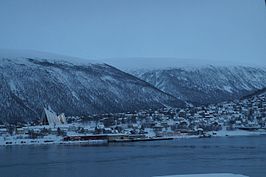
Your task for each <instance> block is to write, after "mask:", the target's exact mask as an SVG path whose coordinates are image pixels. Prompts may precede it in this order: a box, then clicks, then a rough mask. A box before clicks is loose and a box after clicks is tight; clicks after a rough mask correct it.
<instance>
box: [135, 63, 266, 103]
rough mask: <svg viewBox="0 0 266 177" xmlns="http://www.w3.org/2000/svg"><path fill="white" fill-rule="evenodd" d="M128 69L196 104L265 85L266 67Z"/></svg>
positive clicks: (228, 98)
mask: <svg viewBox="0 0 266 177" xmlns="http://www.w3.org/2000/svg"><path fill="white" fill-rule="evenodd" d="M131 73H132V74H133V75H135V76H137V77H139V78H140V79H143V80H145V81H146V82H149V83H150V84H152V85H154V86H155V87H157V88H158V89H160V90H162V91H164V92H167V93H169V94H171V95H173V96H175V97H176V98H178V99H181V100H183V101H188V102H192V103H194V104H196V105H199V104H208V103H217V102H221V101H226V100H232V99H238V98H241V97H242V96H244V95H246V94H249V93H252V92H253V91H255V90H257V89H261V88H263V87H266V68H263V67H247V66H220V65H219V66H218V65H216V66H213V65H205V66H198V67H197V66H193V67H174V68H165V69H154V70H145V69H140V70H134V71H131Z"/></svg>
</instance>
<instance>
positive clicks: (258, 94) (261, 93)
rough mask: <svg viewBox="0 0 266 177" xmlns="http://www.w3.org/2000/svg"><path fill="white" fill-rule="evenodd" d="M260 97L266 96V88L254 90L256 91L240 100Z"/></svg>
mask: <svg viewBox="0 0 266 177" xmlns="http://www.w3.org/2000/svg"><path fill="white" fill-rule="evenodd" d="M260 95H266V87H265V88H262V89H259V90H256V91H254V92H252V93H251V94H248V95H245V96H243V97H242V98H241V99H249V98H252V97H256V96H260Z"/></svg>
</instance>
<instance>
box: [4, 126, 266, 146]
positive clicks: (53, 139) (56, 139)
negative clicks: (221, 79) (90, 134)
mask: <svg viewBox="0 0 266 177" xmlns="http://www.w3.org/2000/svg"><path fill="white" fill-rule="evenodd" d="M207 134H208V135H210V136H206V137H200V135H185V134H184V135H174V136H163V137H144V138H131V139H112V140H108V139H99V140H78V141H63V139H64V137H60V136H55V135H48V136H46V137H44V138H37V139H30V138H26V137H24V138H23V136H18V135H16V136H9V137H0V147H1V146H2V147H4V146H22V145H51V144H54V145H59V144H60V145H88V146H93V145H107V144H116V143H127V142H128V143H131V142H144V141H169V140H177V139H192V138H223V137H238V136H246V137H248V136H266V131H245V130H233V131H227V130H221V131H215V132H207ZM105 136H106V137H107V138H108V137H111V136H115V134H114V135H105Z"/></svg>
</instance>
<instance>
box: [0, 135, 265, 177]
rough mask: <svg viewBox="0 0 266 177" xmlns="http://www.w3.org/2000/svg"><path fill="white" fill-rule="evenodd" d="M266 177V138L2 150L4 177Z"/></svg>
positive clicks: (0, 173) (0, 162) (0, 159)
mask: <svg viewBox="0 0 266 177" xmlns="http://www.w3.org/2000/svg"><path fill="white" fill-rule="evenodd" d="M214 172H215V173H218V172H227V173H229V172H230V173H240V174H245V175H248V176H250V177H265V176H266V136H257V137H225V138H210V139H181V140H171V141H156V142H136V143H121V144H112V145H109V146H101V147H82V146H63V145H47V146H46V145H45V146H13V147H0V177H11V176H12V177H45V176H52V177H82V176H84V177H85V176H92V177H97V176H99V177H127V176H137V177H142V176H143V177H144V176H145V177H146V176H147V177H149V176H154V175H169V174H192V173H214Z"/></svg>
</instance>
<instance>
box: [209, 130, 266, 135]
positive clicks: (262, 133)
mask: <svg viewBox="0 0 266 177" xmlns="http://www.w3.org/2000/svg"><path fill="white" fill-rule="evenodd" d="M215 133H216V135H214V136H253V135H266V131H245V130H233V131H227V130H221V131H217V132H215Z"/></svg>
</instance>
